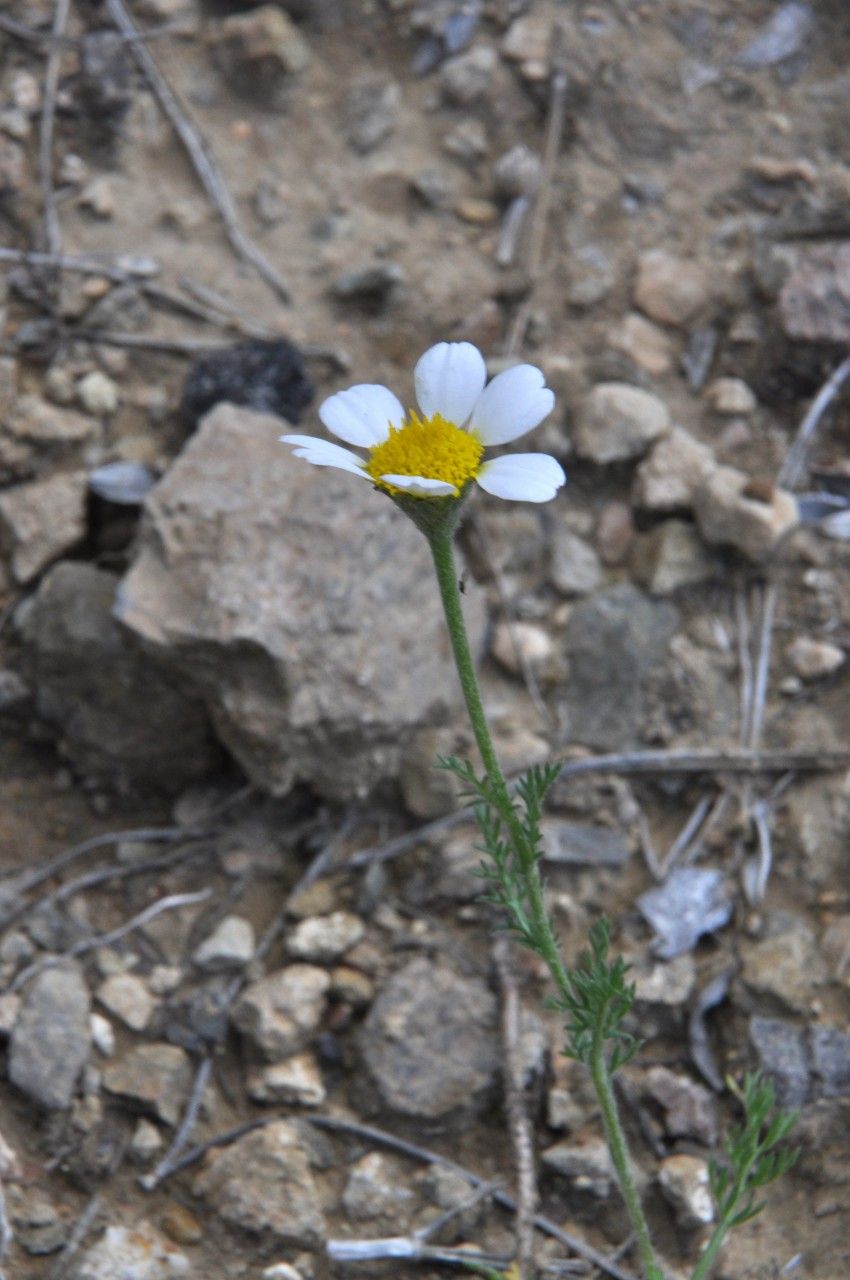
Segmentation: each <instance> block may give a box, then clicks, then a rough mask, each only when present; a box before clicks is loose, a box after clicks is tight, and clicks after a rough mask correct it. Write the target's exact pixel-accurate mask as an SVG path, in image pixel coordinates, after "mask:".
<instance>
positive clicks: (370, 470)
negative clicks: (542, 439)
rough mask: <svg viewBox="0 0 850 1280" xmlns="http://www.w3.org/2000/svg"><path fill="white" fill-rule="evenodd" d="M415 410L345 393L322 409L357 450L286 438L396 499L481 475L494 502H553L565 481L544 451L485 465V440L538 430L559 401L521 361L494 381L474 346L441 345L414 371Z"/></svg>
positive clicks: (450, 489) (381, 395)
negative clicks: (362, 453)
mask: <svg viewBox="0 0 850 1280" xmlns="http://www.w3.org/2000/svg"><path fill="white" fill-rule="evenodd" d="M414 383H415V386H416V400H417V403H418V406H419V409H418V412H417V411H416V410H414V409H411V410H409V411H408V412H407V413H405V411H404V407H403V405H402V403H401V401H400V400H399V399H398V398H397V397H396V396H395V395H394V394H393V392H392V391H390V390H389V389H388V388H387V387H382V386H377V385H373V384H362V385H359V386H355V387H349V388H348V389H347V390H346V391H338V392H337V394H336V395H333V396H330V397H329V398H328V399H327V400H325V401H324V403H323V404H322V405H321V407H320V409H319V417H320V418H321V420H322V422H323V423H324V424H325V426H326V427H327V428H328V430H329V431H331V432H332V433H333V434H334V435H335V436H336V437H337V438H338V439H339V440H344V441H345V443H346V444H351V445H354V446H356V447H357V448H360V449H365V450H366V451H367V456H366V457H365V458H364V457H361V456H360V454H357V453H354V452H353V451H352V450H351V449H344V448H343V447H342V446H341V445H338V444H333V443H331V442H330V441H329V440H321V439H319V438H318V437H317V436H302V435H286V436H281V440H283V441H284V443H286V444H291V445H294V447H295V456H296V457H298V458H305V459H306V460H307V461H308V462H312V463H313V465H314V466H316V467H338V468H340V469H342V470H343V471H350V472H351V473H352V474H353V475H358V476H362V477H363V478H364V479H367V480H372V481H373V483H374V484H375V485H376V486H377V488H379V489H382V490H383V491H384V492H385V493H388V494H389V495H390V496H391V497H395V498H421V499H429V498H430V499H434V498H443V499H445V498H457V497H460V496H461V495H462V494H463V493H464V492H465V490H466V489H467V488H468V486H469V485H470V484H471V483H472V481H475V482H476V484H478V485H480V487H481V488H482V489H485V490H486V491H487V493H492V494H494V495H495V496H496V497H497V498H513V499H517V500H519V501H525V502H548V501H549V499H550V498H554V496H555V494H556V493H557V491H558V489H560V487H561V485H562V484H563V483H564V481H565V479H566V477H565V475H564V472H563V469H562V467H561V465H560V463H558V462H556V460H555V459H554V458H552V457H550V455H549V454H547V453H514V454H508V455H506V456H504V457H501V458H493V459H491V460H490V461H484V450H485V448H486V446H487V445H497V444H507V443H508V442H509V441H511V440H516V439H517V438H518V437H519V436H522V435H525V433H526V431H531V429H532V428H533V427H536V426H538V424H539V423H541V422H542V421H543V419H544V418H545V417H547V416H548V414H549V413H550V412H551V410H552V406H553V404H554V403H555V397H554V395H553V394H552V392H551V391H550V390H549V388H548V387H547V386H545V385H544V378H543V374H542V373H541V372H540V370H539V369H536V368H535V367H534V366H533V365H530V364H520V365H515V366H514V367H513V368H511V369H506V370H505V371H504V372H503V373H499V374H497V375H496V377H495V378H493V380H492V381H491V382H490V383H489V384H487V385H486V386H485V383H487V370H486V366H485V364H484V357H483V356H482V354H481V352H480V351H479V350H478V348H477V347H474V346H472V344H471V343H469V342H440V343H438V344H437V346H435V347H431V348H430V349H429V350H428V351H426V352H425V354H424V355H423V356H422V357H421V359H420V360H419V362H418V363H417V365H416V369H415V370H414Z"/></svg>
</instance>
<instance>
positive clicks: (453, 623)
mask: <svg viewBox="0 0 850 1280" xmlns="http://www.w3.org/2000/svg"><path fill="white" fill-rule="evenodd" d="M427 537H428V542H429V545H430V547H431V554H432V556H433V558H434V568H435V569H436V572H437V582H438V584H439V587H440V595H441V597H442V601H443V609H444V611H445V615H446V625H447V626H448V631H449V638H450V640H451V645H452V652H453V653H454V659H455V665H456V667H457V672H458V676H459V678H460V684H461V689H462V690H463V696H464V699H465V701H466V708H467V711H468V712H469V719H470V721H471V723H472V731H473V733H474V734H475V741H476V742H477V744H478V750H479V752H480V753H481V759H482V761H483V763H484V768H485V770H486V773H487V778H488V781H489V783H490V788H491V791H492V794H493V797H494V801H495V803H496V805H497V807H498V810H499V814H500V815H501V818H502V821H503V822H504V824H505V827H506V829H507V831H508V834H509V835H510V838H511V842H512V844H513V846H514V850H515V852H516V856H517V859H518V862H519V866H520V867H521V869H522V872H523V877H524V880H525V884H526V889H527V892H528V904H529V908H530V911H531V923H532V927H533V930H534V936H535V940H536V942H537V945H538V948H539V951H540V954H541V955H542V957H543V959H544V960H545V962H546V965H547V967H548V969H549V972H550V973H551V975H552V978H553V979H554V982H555V985H556V986H557V988H558V991H559V993H560V994H561V996H564V997H569V996H571V994H572V987H571V984H570V978H569V974H568V973H567V970H566V968H565V966H564V962H563V960H562V959H561V953H560V950H559V948H558V942H557V939H556V938H555V934H554V931H553V929H552V924H551V921H550V919H549V916H548V914H547V912H546V906H545V903H544V900H543V883H542V881H541V878H540V870H539V867H538V862H537V851H536V849H534V848H533V846H532V845H531V843H530V841H529V840H528V838H527V836H526V833H525V830H524V829H523V825H522V822H521V821H520V817H519V814H518V813H517V811H516V809H515V808H514V804H513V801H512V800H511V797H510V792H509V791H508V785H507V783H506V781H505V775H504V774H503V773H502V769H501V766H500V764H499V760H498V757H497V755H496V750H495V748H494V746H493V739H492V738H491V736H490V729H489V726H488V724H487V715H486V712H485V711H484V704H483V702H482V701H481V690H480V688H479V685H478V677H477V675H476V673H475V663H474V662H473V659H472V652H471V650H470V648H469V637H468V635H467V631H466V623H465V622H464V618H463V606H462V604H461V598H460V591H459V590H458V585H457V570H456V567H455V559H454V544H453V534H452V533H451V532H450V531H448V530H445V529H437V530H431V531H429V532H428V534H427ZM602 1026H603V1020H602V1019H600V1021H599V1023H598V1027H597V1033H596V1036H595V1039H594V1044H593V1054H592V1062H591V1075H592V1077H593V1083H594V1086H595V1088H596V1092H597V1095H598V1097H599V1103H600V1106H601V1108H602V1118H603V1123H604V1126H605V1134H606V1137H607V1139H608V1144H609V1146H610V1148H611V1156H612V1158H613V1160H614V1166H615V1168H616V1170H617V1174H618V1177H619V1180H620V1187H621V1189H622V1192H623V1198H624V1200H625V1202H626V1209H627V1212H628V1215H629V1218H630V1220H631V1224H632V1228H633V1230H634V1232H635V1235H636V1236H637V1240H638V1248H639V1250H640V1256H641V1262H642V1265H643V1271H644V1275H645V1276H646V1280H663V1277H662V1274H661V1271H660V1270H659V1267H658V1264H657V1263H656V1261H655V1254H654V1252H653V1249H652V1242H651V1240H650V1235H649V1227H648V1226H647V1222H646V1218H645V1217H644V1213H643V1208H642V1206H641V1203H640V1197H639V1195H638V1193H637V1187H636V1186H635V1181H634V1177H633V1175H632V1171H631V1161H630V1159H629V1152H628V1147H627V1145H626V1138H625V1134H624V1133H623V1126H622V1124H621V1123H620V1117H619V1113H618V1110H617V1102H616V1099H615V1097H614V1091H613V1089H612V1087H611V1079H610V1076H609V1073H608V1064H607V1062H606V1060H605V1056H604V1042H603V1039H602V1035H601V1032H602Z"/></svg>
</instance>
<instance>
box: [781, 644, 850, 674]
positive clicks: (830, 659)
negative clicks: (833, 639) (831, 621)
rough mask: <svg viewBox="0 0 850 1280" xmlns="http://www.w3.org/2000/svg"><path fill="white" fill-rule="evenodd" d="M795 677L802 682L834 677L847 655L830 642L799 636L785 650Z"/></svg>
mask: <svg viewBox="0 0 850 1280" xmlns="http://www.w3.org/2000/svg"><path fill="white" fill-rule="evenodd" d="M785 653H786V655H787V657H788V661H789V662H790V663H791V666H792V667H793V669H794V673H795V675H798V676H799V677H800V679H801V680H821V679H823V678H824V677H825V676H831V675H834V674H835V672H836V671H837V670H838V669H839V667H842V666H843V665H844V660H845V658H846V656H847V655H846V654H845V652H844V650H843V649H839V647H838V645H836V644H830V643H829V641H828V640H814V639H812V638H811V637H810V636H798V637H797V639H796V640H793V641H792V642H791V644H789V646H788V648H787V649H786V650H785Z"/></svg>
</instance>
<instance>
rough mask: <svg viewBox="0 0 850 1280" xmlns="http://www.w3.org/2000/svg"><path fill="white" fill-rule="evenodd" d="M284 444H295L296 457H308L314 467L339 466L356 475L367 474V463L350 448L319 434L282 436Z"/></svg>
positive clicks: (364, 476) (366, 478)
mask: <svg viewBox="0 0 850 1280" xmlns="http://www.w3.org/2000/svg"><path fill="white" fill-rule="evenodd" d="M280 438H281V440H282V441H283V443H284V444H291V445H294V446H295V456H296V458H306V460H307V461H308V462H312V464H313V466H314V467H339V469H340V471H351V472H352V473H353V474H354V475H356V476H363V478H364V479H365V480H368V479H369V477H368V475H367V474H366V471H365V470H364V468H365V463H364V462H363V459H362V458H358V456H357V454H356V453H352V452H351V450H350V449H343V447H342V445H340V444H333V443H332V442H331V441H330V440H321V439H320V438H319V437H318V436H281V437H280Z"/></svg>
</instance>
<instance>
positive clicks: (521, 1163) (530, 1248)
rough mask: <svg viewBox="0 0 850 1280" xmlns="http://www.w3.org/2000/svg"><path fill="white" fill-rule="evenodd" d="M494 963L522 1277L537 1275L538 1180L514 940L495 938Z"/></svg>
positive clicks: (518, 1252)
mask: <svg viewBox="0 0 850 1280" xmlns="http://www.w3.org/2000/svg"><path fill="white" fill-rule="evenodd" d="M492 952H493V961H494V964H495V966H496V973H497V975H498V978H499V992H500V995H501V998H502V1019H501V1037H502V1057H503V1073H502V1074H503V1081H504V1091H505V1111H506V1112H507V1118H508V1128H509V1130H510V1135H511V1146H512V1147H513V1156H514V1167H515V1170H516V1191H517V1197H516V1198H517V1211H516V1220H515V1232H516V1265H517V1268H518V1270H519V1276H520V1278H521V1280H522V1277H529V1276H531V1275H533V1274H534V1213H535V1210H536V1208H537V1180H536V1178H535V1169H534V1135H533V1131H532V1126H531V1121H530V1120H529V1117H528V1109H527V1107H526V1104H525V1089H524V1086H523V1063H522V1054H521V1052H520V1047H519V1039H520V1004H519V992H518V990H517V981H516V974H515V972H514V969H513V964H512V948H511V944H510V940H509V939H508V938H507V937H506V935H505V934H503V933H497V934H496V935H495V937H494V939H493V947H492Z"/></svg>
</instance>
